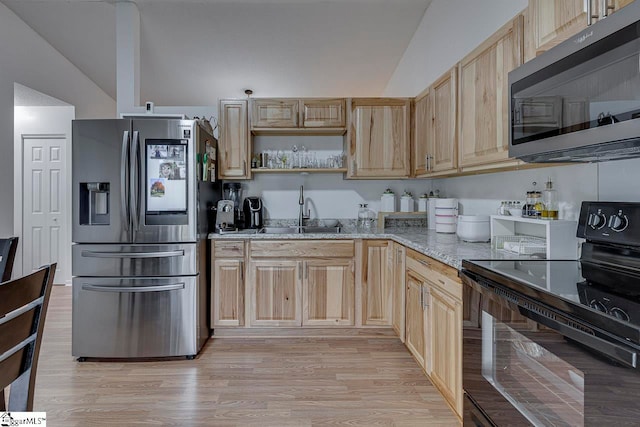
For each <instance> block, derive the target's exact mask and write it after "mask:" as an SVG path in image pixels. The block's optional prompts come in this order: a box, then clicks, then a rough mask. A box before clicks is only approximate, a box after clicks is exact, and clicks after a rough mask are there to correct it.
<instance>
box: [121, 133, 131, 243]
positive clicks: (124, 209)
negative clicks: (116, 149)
mask: <svg viewBox="0 0 640 427" xmlns="http://www.w3.org/2000/svg"><path fill="white" fill-rule="evenodd" d="M120 164H121V165H122V172H121V174H120V217H121V218H122V223H123V224H124V229H125V230H126V231H129V226H130V225H131V217H130V216H129V197H127V194H128V192H127V187H128V186H129V179H130V176H129V173H130V171H131V169H129V131H128V130H125V131H124V132H123V133H122V154H121V157H120Z"/></svg>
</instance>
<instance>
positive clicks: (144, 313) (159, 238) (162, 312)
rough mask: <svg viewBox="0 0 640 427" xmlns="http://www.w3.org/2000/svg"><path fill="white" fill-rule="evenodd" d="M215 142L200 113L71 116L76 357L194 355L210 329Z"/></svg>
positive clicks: (216, 184) (218, 193)
mask: <svg viewBox="0 0 640 427" xmlns="http://www.w3.org/2000/svg"><path fill="white" fill-rule="evenodd" d="M216 142H217V141H216V140H215V139H214V138H213V137H212V136H211V135H209V134H207V133H206V132H205V131H204V130H203V129H202V128H201V127H200V126H198V124H197V122H196V121H194V120H177V119H140V120H130V119H119V120H74V122H73V235H72V237H73V250H72V252H73V260H72V272H73V313H72V318H73V321H72V324H73V327H72V353H73V356H74V357H77V358H79V359H81V360H82V359H84V358H86V357H96V358H145V357H171V356H187V357H193V356H195V355H196V354H197V353H198V351H199V350H200V349H201V348H202V346H203V345H204V343H205V341H206V340H207V339H208V337H209V332H210V329H209V325H208V309H207V307H208V301H209V298H208V292H209V290H208V281H207V269H206V265H207V240H206V239H207V232H208V221H207V212H208V211H209V209H208V208H209V206H212V205H213V204H214V203H215V202H217V200H219V199H220V198H221V196H222V195H221V186H220V183H219V182H217V181H216V182H211V180H210V177H206V178H207V181H204V180H203V178H204V177H205V176H204V174H203V172H204V169H208V168H207V167H206V165H203V160H204V159H205V156H204V155H205V153H207V152H208V153H207V157H208V158H212V159H215V150H216V148H217V147H216ZM213 173H214V174H215V171H213ZM214 177H215V175H214Z"/></svg>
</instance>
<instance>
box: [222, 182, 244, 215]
mask: <svg viewBox="0 0 640 427" xmlns="http://www.w3.org/2000/svg"><path fill="white" fill-rule="evenodd" d="M222 191H223V195H224V199H225V200H231V201H232V202H233V211H234V213H235V218H234V221H233V222H234V223H235V224H236V225H242V222H243V221H242V220H243V218H242V207H241V206H240V205H241V203H242V184H240V183H239V182H225V183H224V184H223V185H222Z"/></svg>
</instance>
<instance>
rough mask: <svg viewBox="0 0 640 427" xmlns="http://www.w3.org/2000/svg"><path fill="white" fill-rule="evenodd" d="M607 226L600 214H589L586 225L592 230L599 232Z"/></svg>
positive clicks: (602, 215)
mask: <svg viewBox="0 0 640 427" xmlns="http://www.w3.org/2000/svg"><path fill="white" fill-rule="evenodd" d="M606 224H607V217H606V216H604V214H602V212H600V211H598V213H595V214H594V213H592V214H589V220H588V221H587V225H589V226H590V227H591V228H593V229H594V230H599V229H601V228H602V227H604V226H605V225H606Z"/></svg>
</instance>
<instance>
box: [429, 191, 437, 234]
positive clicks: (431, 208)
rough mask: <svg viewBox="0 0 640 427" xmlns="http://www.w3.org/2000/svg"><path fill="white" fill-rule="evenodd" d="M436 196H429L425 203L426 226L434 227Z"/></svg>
mask: <svg viewBox="0 0 640 427" xmlns="http://www.w3.org/2000/svg"><path fill="white" fill-rule="evenodd" d="M436 200H437V199H436V198H433V197H431V198H430V199H429V203H427V228H428V229H429V230H435V229H436Z"/></svg>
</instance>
